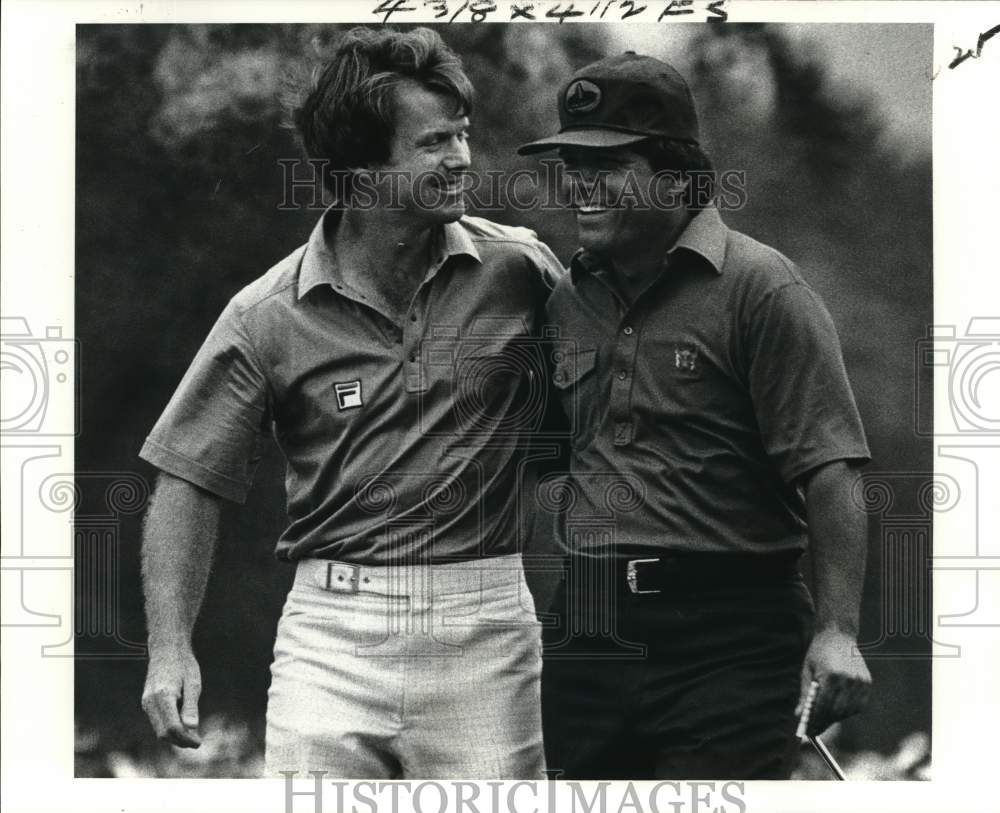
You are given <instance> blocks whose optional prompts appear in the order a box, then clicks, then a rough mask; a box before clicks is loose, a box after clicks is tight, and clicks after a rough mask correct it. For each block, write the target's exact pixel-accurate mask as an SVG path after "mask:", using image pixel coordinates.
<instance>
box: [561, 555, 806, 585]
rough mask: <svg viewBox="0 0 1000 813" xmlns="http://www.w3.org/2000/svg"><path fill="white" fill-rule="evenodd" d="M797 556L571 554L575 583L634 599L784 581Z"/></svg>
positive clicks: (792, 575) (791, 573)
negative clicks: (594, 582)
mask: <svg viewBox="0 0 1000 813" xmlns="http://www.w3.org/2000/svg"><path fill="white" fill-rule="evenodd" d="M799 558H800V553H799V552H798V551H787V552H781V553H774V554H742V553H690V552H686V551H685V552H670V551H663V552H655V553H649V554H646V555H635V556H631V555H628V556H615V557H594V556H587V555H582V554H574V555H572V556H571V557H570V569H571V571H575V572H576V575H575V577H574V580H575V581H578V582H579V581H580V580H581V579H582V580H583V581H584V582H586V581H589V580H590V579H589V578H588V574H589V575H591V576H593V577H597V578H600V579H601V580H602V581H604V580H610V581H611V582H612V583H614V584H616V585H619V586H620V587H622V588H623V589H624V590H625V591H627V592H629V593H634V594H644V593H659V592H662V591H664V590H671V591H674V592H677V591H685V590H704V589H707V588H730V587H755V586H762V585H765V584H775V583H779V582H787V581H789V580H792V579H795V578H796V577H798V575H799V569H798V562H799Z"/></svg>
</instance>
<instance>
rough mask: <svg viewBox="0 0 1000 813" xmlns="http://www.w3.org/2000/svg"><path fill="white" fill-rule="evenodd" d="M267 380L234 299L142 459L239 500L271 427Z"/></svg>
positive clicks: (242, 499) (158, 424)
mask: <svg viewBox="0 0 1000 813" xmlns="http://www.w3.org/2000/svg"><path fill="white" fill-rule="evenodd" d="M269 400H270V399H269V390H268V384H267V379H266V377H265V375H264V373H263V371H262V368H261V365H260V364H259V362H258V359H257V356H256V354H255V351H254V348H253V345H252V343H251V341H250V338H249V336H248V335H247V332H246V329H245V327H244V325H243V322H242V315H241V313H240V311H239V309H238V307H237V305H236V304H235V303H234V302H230V303H229V305H228V306H227V307H226V309H225V310H224V311H223V312H222V315H221V316H220V317H219V319H218V321H217V322H216V323H215V326H214V327H213V328H212V331H211V332H210V333H209V335H208V338H207V339H206V340H205V342H204V344H203V345H202V346H201V348H200V349H199V351H198V353H197V355H196V356H195V358H194V361H193V362H192V363H191V366H190V367H189V368H188V370H187V372H186V373H185V375H184V378H183V379H182V380H181V383H180V385H179V386H178V388H177V391H176V392H175V393H174V395H173V397H172V398H171V399H170V402H169V404H168V405H167V408H166V409H165V410H164V412H163V414H162V415H161V416H160V419H159V420H158V421H157V422H156V425H155V426H154V427H153V429H152V431H151V432H150V434H149V437H147V438H146V442H145V443H144V444H143V447H142V450H141V451H140V453H139V456H140V457H141V458H142V459H144V460H146V461H147V462H149V463H152V464H153V465H154V466H156V467H157V468H159V469H162V470H163V471H165V472H168V473H169V474H173V475H175V476H177V477H180V478H182V479H184V480H187V481H188V482H191V483H193V484H195V485H197V486H200V487H202V488H204V489H207V490H208V491H211V492H213V493H214V494H217V495H219V496H220V497H224V498H226V499H229V500H233V501H235V502H238V503H243V502H245V501H246V497H247V492H248V491H249V490H250V486H251V484H252V481H253V474H254V471H255V469H256V467H257V463H258V462H259V459H260V454H259V452H260V441H261V440H262V439H263V438H264V437H265V436H266V434H267V433H268V431H269V426H270V409H269Z"/></svg>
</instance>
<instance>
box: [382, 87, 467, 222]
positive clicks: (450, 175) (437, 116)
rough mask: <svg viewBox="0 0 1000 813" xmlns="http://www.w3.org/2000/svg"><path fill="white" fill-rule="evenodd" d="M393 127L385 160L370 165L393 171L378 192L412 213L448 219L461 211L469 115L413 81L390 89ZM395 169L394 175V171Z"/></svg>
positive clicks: (424, 218) (429, 218)
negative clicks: (390, 186)
mask: <svg viewBox="0 0 1000 813" xmlns="http://www.w3.org/2000/svg"><path fill="white" fill-rule="evenodd" d="M393 105H394V120H395V128H394V132H393V136H392V141H391V143H390V145H389V160H388V161H387V162H386V163H385V164H384V165H381V166H377V167H374V169H375V170H377V171H379V172H383V173H387V174H388V173H391V174H392V175H396V176H397V177H396V179H395V180H392V179H390V180H388V181H386V183H395V184H397V186H396V188H395V190H394V192H392V193H390V192H389V191H388V188H385V189H380V190H379V193H380V198H381V199H382V200H384V201H392V202H393V203H395V202H396V201H398V204H399V205H400V206H401V208H402V209H403V210H404V211H405V212H407V213H408V214H412V215H413V216H414V218H415V219H417V220H422V221H428V222H429V223H449V222H451V221H454V220H458V218H460V217H461V216H462V215H464V214H465V208H466V207H465V173H466V172H467V171H468V169H469V165H470V162H471V155H470V152H469V140H468V139H469V119H468V117H467V116H466V115H465V114H464V113H463V112H462V111H461V110H457V109H456V101H455V99H453V98H451V97H450V96H448V95H446V94H443V93H436V92H434V91H432V90H429V89H428V88H426V87H424V86H423V85H421V84H419V83H417V82H414V81H405V82H402V83H400V85H399V86H398V87H396V88H395V90H394V91H393ZM397 174H398V175H397Z"/></svg>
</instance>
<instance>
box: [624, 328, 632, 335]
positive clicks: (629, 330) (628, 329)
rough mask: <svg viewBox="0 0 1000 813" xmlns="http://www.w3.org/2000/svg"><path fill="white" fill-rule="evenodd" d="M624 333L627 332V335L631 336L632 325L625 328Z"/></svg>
mask: <svg viewBox="0 0 1000 813" xmlns="http://www.w3.org/2000/svg"><path fill="white" fill-rule="evenodd" d="M623 333H624V334H625V335H626V336H631V335H632V328H631V327H627V328H625V330H624V331H623Z"/></svg>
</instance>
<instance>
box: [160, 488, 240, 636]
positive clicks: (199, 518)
mask: <svg viewBox="0 0 1000 813" xmlns="http://www.w3.org/2000/svg"><path fill="white" fill-rule="evenodd" d="M220 508H221V500H220V498H219V497H217V496H215V495H214V494H211V493H209V492H207V491H204V490H202V489H199V488H198V487H196V486H194V485H191V484H190V483H188V482H187V481H185V480H181V479H179V478H177V477H173V476H172V475H169V474H161V475H160V478H159V480H158V481H157V485H156V490H155V492H154V494H153V499H152V502H151V504H150V507H149V511H148V513H147V514H146V521H145V525H144V534H143V545H142V578H143V590H144V593H145V597H146V622H147V625H148V628H149V646H150V649H151V650H152V651H153V652H154V653H155V652H156V651H157V650H161V649H165V648H170V647H176V646H185V647H186V646H190V643H191V634H192V632H193V630H194V624H195V620H196V619H197V617H198V611H199V610H200V608H201V603H202V600H203V598H204V596H205V585H206V583H207V582H208V574H209V570H210V569H211V564H212V557H213V554H214V551H215V547H216V544H217V540H218V535H219V515H220V513H221V511H220Z"/></svg>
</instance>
